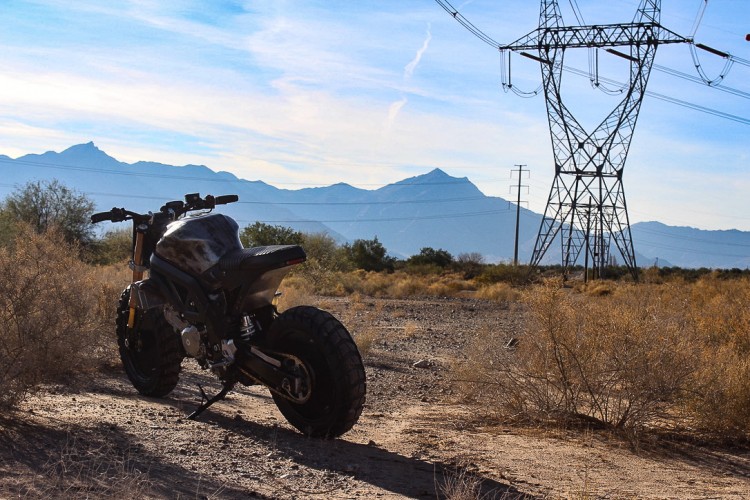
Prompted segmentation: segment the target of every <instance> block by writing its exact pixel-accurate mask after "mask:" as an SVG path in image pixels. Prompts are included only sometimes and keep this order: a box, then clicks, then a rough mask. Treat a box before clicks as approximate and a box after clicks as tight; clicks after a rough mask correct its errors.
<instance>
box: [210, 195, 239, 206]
mask: <svg viewBox="0 0 750 500" xmlns="http://www.w3.org/2000/svg"><path fill="white" fill-rule="evenodd" d="M239 199H240V197H239V196H237V195H236V194H225V195H222V196H217V197H216V198H215V202H216V204H217V205H226V204H227V203H234V202H235V201H238V200H239Z"/></svg>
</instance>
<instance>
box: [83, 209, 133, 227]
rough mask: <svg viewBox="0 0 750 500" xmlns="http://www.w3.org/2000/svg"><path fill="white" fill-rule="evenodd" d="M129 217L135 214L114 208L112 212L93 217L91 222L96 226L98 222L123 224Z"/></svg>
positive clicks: (100, 213) (97, 214)
mask: <svg viewBox="0 0 750 500" xmlns="http://www.w3.org/2000/svg"><path fill="white" fill-rule="evenodd" d="M128 215H133V214H132V213H130V212H128V211H127V210H125V209H124V208H117V207H114V208H112V210H108V211H107V212H99V213H96V214H94V215H92V216H91V222H92V223H94V224H96V223H97V222H104V221H105V220H108V221H111V222H121V221H124V220H125V219H126V218H127V216H128Z"/></svg>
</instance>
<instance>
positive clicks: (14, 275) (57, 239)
mask: <svg viewBox="0 0 750 500" xmlns="http://www.w3.org/2000/svg"><path fill="white" fill-rule="evenodd" d="M20 231H21V232H20V233H19V238H18V240H17V242H18V243H17V244H16V245H15V246H13V247H11V248H2V249H0V403H2V404H4V405H10V406H13V405H15V404H16V403H18V402H19V401H20V400H21V399H23V398H24V397H25V396H26V395H27V394H28V393H29V392H31V391H33V390H34V389H35V388H36V387H38V386H39V385H40V384H42V383H44V382H56V381H60V380H64V379H66V378H67V377H70V376H71V375H73V374H75V373H78V372H86V371H90V370H91V369H92V368H96V367H97V364H98V363H99V362H100V361H103V360H104V359H106V358H108V357H109V356H110V355H111V352H112V348H111V346H112V345H113V343H112V342H111V339H112V336H111V335H106V334H102V332H107V331H111V330H112V327H111V322H112V318H113V317H114V305H115V303H116V299H117V292H116V291H114V290H115V289H114V286H113V285H112V284H111V283H109V282H108V281H102V279H101V276H100V275H98V274H97V273H96V272H95V271H94V269H93V268H92V267H90V266H87V265H86V264H84V263H82V262H81V261H80V260H79V258H78V251H77V248H76V247H75V246H73V245H70V244H67V243H66V242H65V241H64V239H63V237H62V235H61V234H60V233H59V232H56V231H48V232H47V233H46V234H44V235H39V234H36V233H35V232H34V231H32V230H31V229H29V228H22V229H21V230H20Z"/></svg>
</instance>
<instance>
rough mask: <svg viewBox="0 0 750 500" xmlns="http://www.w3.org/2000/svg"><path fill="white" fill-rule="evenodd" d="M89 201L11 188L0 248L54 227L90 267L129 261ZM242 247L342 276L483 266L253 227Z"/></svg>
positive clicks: (371, 242)
mask: <svg viewBox="0 0 750 500" xmlns="http://www.w3.org/2000/svg"><path fill="white" fill-rule="evenodd" d="M94 208H95V205H94V202H93V201H92V200H91V199H90V198H88V197H87V196H86V195H85V194H82V193H79V192H77V191H76V190H75V189H71V188H69V187H67V186H65V185H64V184H62V183H60V182H59V181H57V180H51V181H43V180H42V181H32V182H29V183H27V184H26V185H24V186H21V187H19V188H17V189H16V190H15V191H14V192H12V193H11V194H9V195H8V196H7V197H6V198H5V200H3V201H2V202H1V203H0V244H2V245H5V246H7V245H8V244H11V243H12V242H13V241H14V240H15V238H16V235H17V234H18V231H19V229H18V227H19V226H18V224H19V223H23V224H26V225H28V226H30V227H31V228H32V229H33V230H34V231H36V232H37V233H44V232H45V231H47V230H48V229H50V228H52V227H53V226H54V227H56V228H57V229H58V230H59V231H60V232H61V234H62V235H63V237H64V238H65V240H66V241H67V242H69V243H75V244H77V245H79V246H80V248H81V250H82V255H83V256H84V258H85V259H86V260H88V261H90V262H91V263H95V264H109V263H114V262H117V261H120V260H124V259H126V258H127V257H128V256H129V253H130V250H131V245H132V239H131V232H130V229H129V228H127V229H119V230H112V231H109V232H107V233H105V234H104V235H102V236H97V234H96V231H95V230H94V225H93V224H92V223H91V220H90V217H91V214H92V213H94ZM240 240H241V241H242V244H243V245H244V246H245V247H254V246H266V245H301V246H302V247H303V248H305V251H306V252H307V254H308V259H309V260H311V261H313V262H316V263H317V264H318V265H321V266H322V267H324V268H326V269H331V270H338V271H345V270H353V269H363V270H365V271H376V272H380V271H386V272H388V271H394V270H396V269H399V268H403V267H407V266H408V267H412V268H417V269H419V268H422V269H423V270H425V271H427V270H443V269H448V268H451V267H455V266H456V265H461V266H463V267H467V268H468V267H470V266H471V265H481V264H483V262H484V261H483V258H482V256H481V254H479V253H471V254H461V255H459V256H458V258H454V256H453V255H451V254H450V253H449V252H448V251H446V250H443V249H434V248H431V247H425V248H422V249H421V250H420V252H419V253H418V254H416V255H413V256H411V257H409V258H407V259H403V260H402V259H398V258H396V257H393V256H391V255H389V254H388V250H387V249H386V248H385V247H384V246H383V244H382V243H381V242H380V241H379V240H378V237H377V236H375V237H373V238H372V239H357V240H354V241H353V242H351V243H350V242H345V243H339V242H337V241H336V240H334V239H333V238H332V237H330V236H329V235H327V234H325V233H317V234H311V233H303V232H301V231H297V230H294V229H292V228H290V227H285V226H278V225H271V224H266V223H264V222H256V223H254V224H252V225H249V226H247V227H245V228H243V229H242V230H241V231H240Z"/></svg>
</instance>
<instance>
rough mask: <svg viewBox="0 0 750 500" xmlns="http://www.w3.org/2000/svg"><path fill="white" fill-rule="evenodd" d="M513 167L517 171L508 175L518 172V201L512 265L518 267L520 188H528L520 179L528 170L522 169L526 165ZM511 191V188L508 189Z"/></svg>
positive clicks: (512, 171)
mask: <svg viewBox="0 0 750 500" xmlns="http://www.w3.org/2000/svg"><path fill="white" fill-rule="evenodd" d="M513 166H514V167H518V170H511V171H510V175H511V177H513V173H514V172H518V186H517V187H516V189H517V190H518V199H517V200H516V242H515V245H514V250H513V265H514V266H518V227H519V224H520V221H521V188H522V187H525V188H527V189H528V187H529V186H525V185H522V184H521V177H523V173H524V172H529V170H528V169H524V168H523V167H525V166H526V165H513ZM510 188H511V189H513V186H511V187H510Z"/></svg>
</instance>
